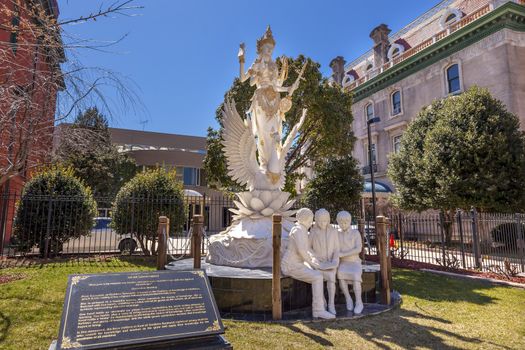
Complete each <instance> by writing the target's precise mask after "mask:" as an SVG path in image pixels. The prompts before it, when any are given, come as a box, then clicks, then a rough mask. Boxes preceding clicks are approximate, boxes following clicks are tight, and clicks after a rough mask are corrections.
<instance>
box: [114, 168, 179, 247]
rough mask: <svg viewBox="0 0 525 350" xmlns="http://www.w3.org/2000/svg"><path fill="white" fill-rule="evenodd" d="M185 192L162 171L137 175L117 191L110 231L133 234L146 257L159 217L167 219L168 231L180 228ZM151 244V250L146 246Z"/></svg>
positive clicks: (152, 243) (152, 245)
mask: <svg viewBox="0 0 525 350" xmlns="http://www.w3.org/2000/svg"><path fill="white" fill-rule="evenodd" d="M184 207H185V206H184V192H183V190H182V184H181V183H180V182H179V181H177V180H176V178H175V173H174V172H171V173H166V172H165V171H164V170H162V169H155V170H149V171H147V172H143V173H139V174H137V175H136V176H135V177H134V178H133V179H131V180H130V181H129V182H128V183H126V184H125V185H124V186H123V187H122V188H121V189H120V191H119V192H118V194H117V196H116V198H115V203H114V206H113V221H112V224H111V225H112V227H113V229H114V230H115V231H116V232H117V233H118V234H120V235H125V234H132V235H133V237H134V238H137V240H138V242H139V244H140V246H141V248H142V251H143V252H144V253H145V254H150V252H155V242H156V238H157V229H158V225H159V216H167V217H168V218H169V219H170V232H176V231H178V230H180V229H181V228H182V225H183V224H184V220H185V210H184ZM148 241H149V242H150V243H151V247H150V246H149V245H148Z"/></svg>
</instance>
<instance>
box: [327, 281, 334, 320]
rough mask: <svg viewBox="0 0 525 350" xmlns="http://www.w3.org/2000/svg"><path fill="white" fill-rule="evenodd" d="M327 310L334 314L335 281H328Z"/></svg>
mask: <svg viewBox="0 0 525 350" xmlns="http://www.w3.org/2000/svg"><path fill="white" fill-rule="evenodd" d="M326 284H327V287H328V311H330V312H331V313H333V314H334V315H335V282H332V281H328V282H327V283H326Z"/></svg>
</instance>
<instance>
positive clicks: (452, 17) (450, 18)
mask: <svg viewBox="0 0 525 350" xmlns="http://www.w3.org/2000/svg"><path fill="white" fill-rule="evenodd" d="M462 17H463V12H461V11H460V10H458V9H448V10H447V11H446V12H445V13H444V14H443V16H441V20H440V21H439V25H440V26H441V29H446V28H448V27H450V26H451V25H452V24H454V23H456V22H458V21H459V20H460V19H461V18H462Z"/></svg>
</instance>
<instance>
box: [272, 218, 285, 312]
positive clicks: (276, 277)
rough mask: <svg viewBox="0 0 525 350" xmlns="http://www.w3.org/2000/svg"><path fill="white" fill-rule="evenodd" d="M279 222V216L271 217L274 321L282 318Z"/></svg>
mask: <svg viewBox="0 0 525 350" xmlns="http://www.w3.org/2000/svg"><path fill="white" fill-rule="evenodd" d="M281 220H282V216H281V215H273V227H272V240H273V242H272V243H273V244H272V245H273V264H272V274H273V276H272V316H273V319H274V320H280V319H282V316H283V312H282V304H281V230H282V224H281Z"/></svg>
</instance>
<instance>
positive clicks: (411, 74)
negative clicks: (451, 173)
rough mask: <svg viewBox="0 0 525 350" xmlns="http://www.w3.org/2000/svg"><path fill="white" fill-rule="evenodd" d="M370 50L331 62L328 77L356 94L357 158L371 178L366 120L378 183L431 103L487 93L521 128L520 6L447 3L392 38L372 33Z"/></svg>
mask: <svg viewBox="0 0 525 350" xmlns="http://www.w3.org/2000/svg"><path fill="white" fill-rule="evenodd" d="M370 37H371V39H372V41H373V48H372V49H371V50H370V51H368V52H366V53H364V54H363V55H361V56H360V57H358V58H357V59H356V60H354V61H353V62H350V63H348V64H346V62H345V61H344V59H343V58H342V57H337V58H335V59H334V60H332V62H331V64H330V66H331V67H332V70H333V75H332V79H334V80H335V81H337V82H338V83H340V84H341V85H342V86H343V87H344V88H345V89H347V90H351V91H352V92H353V95H354V105H353V107H352V111H353V115H354V123H353V129H354V133H355V136H356V137H357V142H356V145H355V148H354V154H353V155H354V157H355V158H356V159H357V160H358V161H359V163H360V165H361V167H362V170H363V174H364V175H365V177H366V178H369V177H370V174H369V173H370V170H369V165H370V162H371V161H370V159H369V156H368V142H369V140H368V137H367V119H368V118H371V117H376V116H377V117H379V118H380V122H379V123H377V124H373V125H372V137H371V138H372V140H371V142H372V148H373V156H372V164H373V168H374V173H375V177H376V180H378V181H379V182H382V183H384V184H387V185H391V183H390V181H389V179H388V178H387V176H386V170H387V166H388V156H389V154H390V153H392V152H397V151H398V150H399V145H400V140H401V135H402V134H403V131H404V130H405V129H406V126H407V124H408V123H409V122H410V121H411V120H412V119H413V118H414V117H415V116H416V115H417V113H418V112H419V111H420V110H421V109H422V108H423V107H424V106H427V105H429V104H430V103H431V102H432V101H433V100H435V99H440V98H444V97H446V96H449V95H453V94H458V93H461V92H462V91H464V90H465V89H468V88H469V87H470V86H472V85H478V86H481V87H484V88H487V89H488V90H489V91H490V92H491V93H492V95H493V96H494V97H496V98H498V99H500V100H501V101H503V102H504V103H505V104H506V106H507V108H508V109H509V110H510V111H511V112H512V113H514V114H516V115H517V116H518V117H519V119H520V121H521V127H522V129H524V130H525V1H523V0H515V1H501V0H444V1H441V2H440V3H439V4H437V5H436V6H435V7H433V8H432V9H430V10H429V11H427V12H426V13H424V14H423V15H421V16H420V17H419V18H417V19H416V20H414V21H413V22H412V23H410V24H408V25H407V26H406V27H405V28H403V29H401V30H400V31H399V32H398V33H396V34H393V35H392V34H391V33H390V29H389V28H388V26H386V25H384V24H382V25H380V26H378V27H377V28H375V29H374V30H373V31H372V33H371V34H370Z"/></svg>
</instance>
